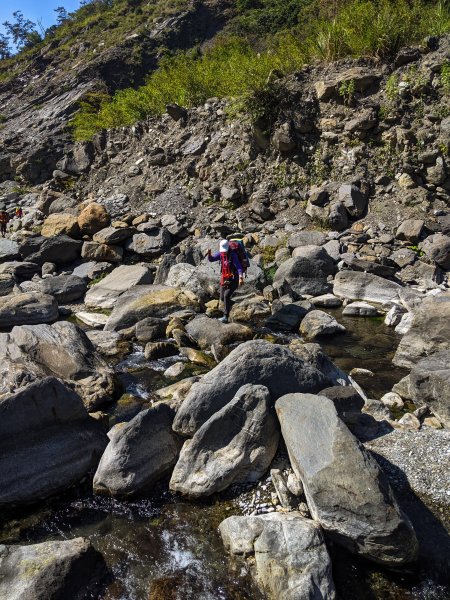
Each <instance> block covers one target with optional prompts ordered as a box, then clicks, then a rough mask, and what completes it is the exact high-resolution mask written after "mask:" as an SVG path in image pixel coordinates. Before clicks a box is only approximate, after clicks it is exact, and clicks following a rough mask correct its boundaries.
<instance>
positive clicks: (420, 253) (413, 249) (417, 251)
mask: <svg viewBox="0 0 450 600" xmlns="http://www.w3.org/2000/svg"><path fill="white" fill-rule="evenodd" d="M408 248H409V249H410V250H412V251H413V252H415V253H416V254H417V256H418V257H419V258H420V257H421V256H423V255H424V254H425V252H424V251H423V250H421V249H420V248H419V246H408Z"/></svg>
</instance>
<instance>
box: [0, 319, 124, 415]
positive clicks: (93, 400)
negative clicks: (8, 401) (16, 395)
mask: <svg viewBox="0 0 450 600" xmlns="http://www.w3.org/2000/svg"><path fill="white" fill-rule="evenodd" d="M0 359H1V362H0V382H1V383H0V393H3V392H8V391H13V390H15V389H16V388H18V387H21V385H24V384H25V383H30V382H32V381H34V380H36V379H40V378H42V377H45V376H47V375H54V376H56V377H59V378H61V379H63V380H65V381H66V382H68V383H70V384H71V385H72V386H73V387H74V389H75V390H76V391H77V392H78V393H79V394H80V396H81V397H82V399H83V402H84V404H85V406H86V407H87V408H88V410H95V409H96V408H97V407H98V406H100V405H101V404H103V403H105V402H108V401H111V400H112V399H113V398H114V395H115V391H116V380H115V376H114V372H113V370H112V369H110V368H109V367H108V365H107V364H106V363H105V362H104V360H103V359H102V358H101V357H100V356H99V355H98V354H97V353H96V352H95V349H94V347H93V346H92V344H91V342H90V341H89V339H88V338H87V337H86V334H85V333H84V332H83V331H82V330H81V329H80V328H79V327H77V326H76V325H74V324H72V323H69V322H67V321H60V322H58V323H55V324H54V325H23V326H21V327H14V328H13V330H12V331H11V333H9V334H6V333H2V334H0Z"/></svg>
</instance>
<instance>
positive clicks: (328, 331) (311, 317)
mask: <svg viewBox="0 0 450 600" xmlns="http://www.w3.org/2000/svg"><path fill="white" fill-rule="evenodd" d="M300 331H301V333H303V335H305V336H306V337H307V338H309V339H311V340H313V339H314V338H316V337H319V336H323V335H334V334H335V333H343V332H344V331H345V327H344V326H343V325H341V324H340V323H338V322H337V321H336V319H335V318H334V317H333V316H332V315H329V314H328V313H326V312H324V311H323V310H311V311H310V312H309V313H308V314H307V315H306V316H305V317H304V319H303V321H302V322H301V325H300Z"/></svg>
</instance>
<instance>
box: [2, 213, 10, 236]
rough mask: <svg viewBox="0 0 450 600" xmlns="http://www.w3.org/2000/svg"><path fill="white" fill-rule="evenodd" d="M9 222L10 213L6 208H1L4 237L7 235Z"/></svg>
mask: <svg viewBox="0 0 450 600" xmlns="http://www.w3.org/2000/svg"><path fill="white" fill-rule="evenodd" d="M8 223H9V215H8V213H7V212H6V210H0V233H1V234H2V237H5V235H6V228H7V225H8Z"/></svg>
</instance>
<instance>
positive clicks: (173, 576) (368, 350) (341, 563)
mask: <svg viewBox="0 0 450 600" xmlns="http://www.w3.org/2000/svg"><path fill="white" fill-rule="evenodd" d="M335 315H336V316H337V317H338V320H339V322H341V323H342V324H343V325H345V327H346V328H347V333H345V334H343V335H340V336H334V337H333V338H332V339H331V340H329V341H326V342H324V343H323V344H322V346H323V348H324V350H325V352H326V353H327V354H328V355H329V356H330V357H331V358H332V359H333V360H334V362H335V363H336V364H337V365H338V366H340V367H341V368H343V369H344V370H345V371H347V372H349V371H350V370H351V369H352V368H354V367H358V368H364V369H370V370H371V371H372V372H373V373H374V375H373V376H369V377H364V378H363V379H364V381H362V380H361V378H359V379H358V382H359V383H360V384H362V385H363V387H364V389H365V390H366V392H367V395H368V396H370V397H375V398H379V397H380V396H381V395H382V394H383V393H385V392H387V391H389V390H390V389H391V387H392V385H393V383H395V382H396V381H398V380H399V379H400V378H401V377H402V376H403V372H402V371H400V370H398V369H396V368H395V367H393V365H392V363H391V359H392V356H393V353H394V351H395V348H396V346H397V343H398V341H399V337H398V336H397V335H396V334H395V333H394V332H393V331H392V329H390V328H387V327H385V326H384V324H383V322H382V321H381V320H379V319H363V318H351V317H348V318H345V317H342V315H341V314H340V311H337V312H336V313H335ZM176 360H179V359H177V358H170V359H164V360H162V361H155V362H153V363H148V362H146V361H145V359H144V357H143V353H142V349H141V348H140V347H138V346H136V347H134V349H133V351H132V353H131V354H130V355H128V356H127V357H126V359H125V360H122V361H121V362H119V363H118V364H116V366H115V368H116V370H117V372H118V374H119V377H120V378H121V380H122V383H123V385H124V387H125V391H126V393H125V394H124V396H123V397H122V399H121V400H120V401H119V402H118V404H117V405H116V406H115V407H114V409H113V410H112V411H111V414H110V423H111V424H112V423H114V422H115V421H120V420H129V419H131V418H132V417H133V416H134V415H135V414H137V413H138V412H139V411H140V410H142V408H145V407H147V406H150V405H151V403H152V400H153V398H154V396H153V392H154V391H155V390H156V389H158V388H161V387H163V386H165V385H168V384H169V383H172V382H174V381H175V380H174V379H172V380H170V381H168V380H167V379H165V378H164V376H163V372H164V370H165V369H166V368H167V367H168V366H169V365H170V364H173V362H175V361H176ZM204 371H205V369H204V368H203V367H198V366H193V365H188V366H187V369H186V371H185V372H184V373H183V374H182V376H180V378H182V377H186V376H190V375H193V374H201V373H202V372H204ZM261 486H262V487H261ZM269 488H270V483H269V485H268V482H267V481H266V482H263V484H259V489H261V490H264V489H265V490H268V489H269ZM253 492H254V490H253V491H252V490H250V491H246V492H242V491H241V493H238V492H237V491H236V492H235V493H234V494H233V492H231V493H228V494H227V496H226V497H225V496H221V497H214V498H212V499H210V500H208V501H206V502H203V503H199V502H197V503H195V504H194V503H192V504H191V503H189V502H186V501H183V500H181V499H180V498H179V497H176V496H174V495H172V494H171V493H169V492H168V491H167V482H161V484H160V486H158V487H157V488H155V490H154V492H153V494H151V495H149V496H147V497H145V498H142V499H139V500H135V501H128V502H126V501H117V500H114V499H111V498H105V497H99V496H93V494H92V493H91V491H90V483H89V482H88V481H87V482H85V483H84V484H83V485H81V486H79V487H78V488H76V489H73V490H71V491H69V492H67V494H65V495H64V496H63V497H60V498H57V499H53V500H52V501H49V502H47V503H46V504H45V505H42V506H36V507H30V508H28V509H27V510H25V511H22V512H21V514H20V516H18V515H15V516H11V515H10V516H9V517H7V518H5V517H4V519H3V523H1V522H0V543H36V542H41V541H46V540H55V539H68V538H72V537H76V536H84V537H87V538H89V539H90V540H91V541H92V543H93V544H94V546H95V547H96V548H97V549H98V550H99V551H100V552H101V553H102V554H103V556H104V557H105V559H106V561H107V563H108V565H109V567H110V569H111V571H112V573H113V576H114V579H113V581H112V582H111V583H110V584H109V585H108V587H107V589H106V590H105V593H104V595H103V596H102V600H163V599H164V600H172V599H173V600H175V599H176V600H190V599H194V598H195V599H196V600H246V599H248V600H259V599H260V598H261V595H260V594H259V592H258V590H257V589H256V588H255V586H254V584H253V582H252V579H251V577H250V574H249V572H248V570H247V567H246V565H245V564H244V563H243V562H241V561H232V560H230V558H229V557H228V556H227V555H226V554H225V551H224V548H223V545H222V542H221V539H220V536H219V534H218V532H217V527H218V525H219V523H220V522H221V521H222V520H223V519H224V518H225V517H226V516H229V515H231V514H239V513H240V512H241V509H242V507H243V506H244V505H245V502H246V501H247V500H246V499H247V498H248V495H249V494H251V493H253ZM258 493H259V492H258ZM261 493H266V494H267V495H268V497H269V498H270V493H269V491H266V492H263V491H262V492H261ZM330 550H331V553H332V556H333V569H334V579H335V583H336V587H337V590H338V594H339V598H341V599H342V600H386V599H388V600H412V599H414V600H445V599H446V600H448V598H449V597H450V592H449V588H443V587H441V586H440V585H438V584H436V583H434V582H433V581H431V579H430V577H429V574H427V573H423V572H420V570H418V569H415V570H414V572H411V573H406V574H405V573H403V574H398V573H397V574H393V573H389V572H387V571H382V570H381V569H379V568H378V567H376V566H374V565H372V564H368V563H366V562H364V561H361V560H358V559H356V558H355V557H353V556H350V555H349V554H347V553H346V552H345V551H343V550H341V549H339V548H333V547H331V548H330Z"/></svg>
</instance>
